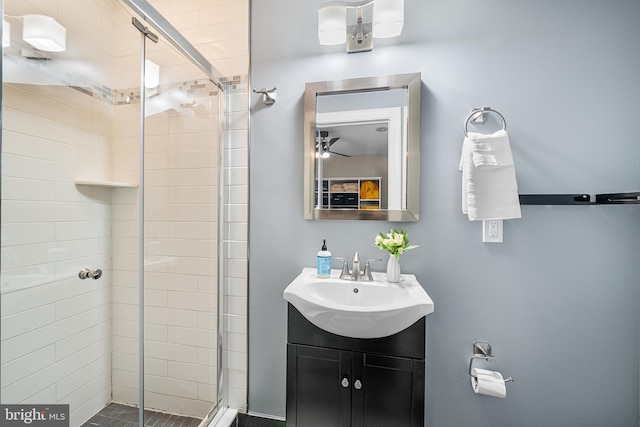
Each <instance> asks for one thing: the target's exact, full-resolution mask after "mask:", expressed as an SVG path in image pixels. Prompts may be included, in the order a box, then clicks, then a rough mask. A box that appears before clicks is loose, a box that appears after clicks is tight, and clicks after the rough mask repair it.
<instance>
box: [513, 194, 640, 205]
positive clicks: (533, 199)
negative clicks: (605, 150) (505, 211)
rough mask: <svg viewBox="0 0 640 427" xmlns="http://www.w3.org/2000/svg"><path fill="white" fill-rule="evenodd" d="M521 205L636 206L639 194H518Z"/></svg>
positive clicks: (639, 199) (638, 201)
mask: <svg viewBox="0 0 640 427" xmlns="http://www.w3.org/2000/svg"><path fill="white" fill-rule="evenodd" d="M520 204H521V205H638V204H640V192H637V193H607V194H596V195H595V199H594V201H592V197H591V195H590V194H520Z"/></svg>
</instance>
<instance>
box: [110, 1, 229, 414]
mask: <svg viewBox="0 0 640 427" xmlns="http://www.w3.org/2000/svg"><path fill="white" fill-rule="evenodd" d="M121 1H122V2H123V3H124V4H126V5H127V6H129V8H131V10H133V11H134V12H136V13H137V14H138V15H139V16H140V17H141V18H142V19H143V20H144V21H145V22H146V23H148V24H149V26H150V27H152V28H153V30H155V31H157V32H158V33H159V34H160V35H161V36H162V37H163V38H164V39H165V40H166V41H168V42H169V43H170V44H171V45H173V47H175V48H176V49H177V50H178V52H180V53H181V54H182V55H183V56H185V57H186V58H188V59H189V60H190V61H191V62H192V63H193V64H194V65H195V66H197V67H198V68H199V69H200V70H201V71H202V72H204V73H205V75H206V76H207V77H208V78H209V79H210V80H211V82H213V83H214V84H215V85H216V86H217V87H218V140H217V144H218V159H217V168H218V194H217V201H218V212H217V213H218V221H217V224H218V230H217V235H218V239H217V245H218V257H217V264H218V265H217V271H218V273H217V301H218V308H217V316H216V323H217V325H216V356H217V363H216V371H217V372H216V376H217V381H216V384H217V393H216V402H213V404H214V406H213V408H211V410H210V411H209V413H208V414H207V415H206V416H205V417H204V419H203V422H202V423H201V425H208V424H209V422H210V421H211V420H213V418H214V417H215V416H216V415H217V414H218V412H219V410H220V409H221V408H222V405H223V400H224V386H223V366H222V363H223V351H222V344H223V333H224V331H223V328H222V325H223V322H224V319H223V316H224V312H223V310H224V286H223V283H222V280H221V277H224V244H223V239H222V236H223V234H222V233H223V231H224V230H223V225H222V224H223V222H224V221H223V212H224V203H223V202H224V200H223V197H222V191H221V188H222V183H223V182H224V181H223V178H224V171H223V166H224V164H223V141H224V136H223V134H224V111H225V108H224V106H225V95H226V92H225V88H224V86H223V84H222V79H223V76H222V75H221V74H220V73H219V72H218V71H217V70H216V69H215V68H214V67H213V65H211V63H210V62H209V61H208V60H207V59H206V58H205V57H204V56H203V55H202V54H201V53H200V52H199V51H198V50H197V49H196V48H195V47H194V46H193V45H192V44H191V43H190V42H189V41H188V40H187V39H186V38H185V37H184V36H183V35H182V34H180V32H179V31H178V30H177V29H176V28H175V27H174V26H173V25H171V23H170V22H169V21H167V20H166V18H164V16H162V15H161V14H160V13H159V12H158V11H157V10H156V9H154V8H153V7H152V6H151V5H150V4H149V3H148V2H147V1H146V0H121ZM135 21H138V20H137V19H135V18H134V21H133V25H134V26H135V27H136V29H138V30H139V31H140V33H141V73H140V74H141V79H140V82H141V83H140V88H141V89H140V90H141V92H140V93H141V96H140V108H141V122H140V131H141V134H140V212H139V216H140V233H139V246H140V250H139V259H138V264H139V265H138V269H139V278H140V282H139V284H138V286H139V322H138V327H139V331H138V334H139V340H140V341H139V342H140V344H139V360H138V363H139V380H138V381H139V384H138V389H139V404H138V413H139V425H140V426H143V425H144V392H145V390H144V326H145V325H144V139H145V133H144V126H145V114H144V113H145V104H146V97H145V96H144V87H145V85H144V78H145V77H144V76H145V59H146V47H145V46H146V39H147V38H149V39H151V40H153V37H154V36H155V38H156V40H154V41H157V36H156V35H155V34H153V33H152V34H151V37H150V35H149V32H148V29H147V27H143V26H142V25H141V23H140V21H138V23H137V24H136V23H135ZM141 27H142V28H141Z"/></svg>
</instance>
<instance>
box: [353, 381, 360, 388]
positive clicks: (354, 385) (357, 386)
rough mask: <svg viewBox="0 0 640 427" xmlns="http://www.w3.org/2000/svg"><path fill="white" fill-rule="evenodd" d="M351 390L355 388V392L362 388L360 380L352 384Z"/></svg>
mask: <svg viewBox="0 0 640 427" xmlns="http://www.w3.org/2000/svg"><path fill="white" fill-rule="evenodd" d="M353 388H355V389H356V390H360V389H361V388H362V383H361V382H360V380H356V381H355V382H354V383H353Z"/></svg>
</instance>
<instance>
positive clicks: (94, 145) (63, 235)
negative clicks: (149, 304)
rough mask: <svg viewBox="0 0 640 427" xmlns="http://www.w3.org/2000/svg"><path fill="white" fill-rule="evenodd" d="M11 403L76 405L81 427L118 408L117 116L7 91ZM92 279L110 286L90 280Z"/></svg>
mask: <svg viewBox="0 0 640 427" xmlns="http://www.w3.org/2000/svg"><path fill="white" fill-rule="evenodd" d="M3 92H4V93H3V141H2V142H3V144H2V145H3V147H2V148H3V153H2V156H3V159H2V163H3V168H2V174H3V183H2V197H3V202H2V221H3V224H2V246H3V250H2V295H1V297H0V300H1V302H2V309H1V313H2V318H1V319H0V324H1V325H2V333H1V337H2V342H1V343H0V347H1V349H2V351H1V359H2V368H1V372H2V378H1V380H0V382H1V383H2V391H1V393H2V401H3V403H57V402H63V403H68V404H70V405H71V409H72V412H71V414H70V417H71V425H72V426H76V425H79V423H81V422H82V421H84V420H86V419H87V418H89V417H91V415H93V414H94V413H95V412H96V411H98V410H100V409H101V408H102V407H103V406H104V405H105V404H106V403H107V402H108V401H109V400H110V398H111V354H110V350H111V348H110V347H111V346H110V334H111V319H110V315H111V309H110V295H109V292H110V289H109V284H110V281H111V274H110V268H111V255H110V254H111V242H110V236H111V229H110V226H109V224H110V218H111V190H109V189H106V188H98V187H91V186H75V185H74V180H75V179H76V178H80V177H87V176H95V175H93V174H96V173H97V174H100V173H106V172H107V171H109V173H110V169H111V160H112V158H111V144H110V136H111V111H112V108H111V106H110V105H107V104H104V103H102V102H101V101H98V100H96V99H95V98H89V97H87V96H86V95H84V94H82V93H79V92H76V91H74V90H73V89H69V88H66V87H64V86H58V87H55V86H53V87H47V86H37V85H8V84H5V85H4V86H3ZM84 267H90V268H98V267H99V268H101V269H103V270H104V271H105V274H104V275H103V277H102V278H101V279H100V280H83V281H81V280H79V279H78V272H79V271H80V269H82V268H84Z"/></svg>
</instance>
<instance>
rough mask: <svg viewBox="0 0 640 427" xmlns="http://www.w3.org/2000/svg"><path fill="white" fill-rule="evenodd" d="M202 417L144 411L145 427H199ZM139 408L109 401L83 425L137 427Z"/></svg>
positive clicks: (89, 426) (85, 426)
mask: <svg viewBox="0 0 640 427" xmlns="http://www.w3.org/2000/svg"><path fill="white" fill-rule="evenodd" d="M201 422H202V420H201V419H198V418H192V417H183V416H179V415H173V414H165V413H162V412H156V411H149V410H145V411H144V425H145V427H198V425H200V423H201ZM137 426H138V408H136V407H133V406H127V405H121V404H118V403H109V404H108V405H107V406H105V407H104V408H103V409H102V410H101V411H100V412H98V413H97V414H95V415H94V416H93V417H91V419H90V420H89V421H87V422H86V423H84V424H83V425H82V427H137Z"/></svg>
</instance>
